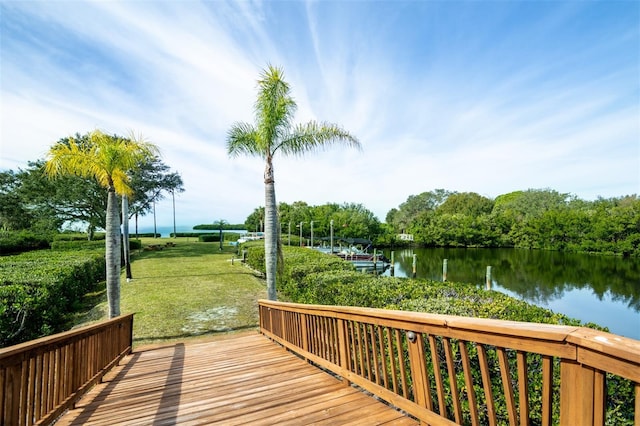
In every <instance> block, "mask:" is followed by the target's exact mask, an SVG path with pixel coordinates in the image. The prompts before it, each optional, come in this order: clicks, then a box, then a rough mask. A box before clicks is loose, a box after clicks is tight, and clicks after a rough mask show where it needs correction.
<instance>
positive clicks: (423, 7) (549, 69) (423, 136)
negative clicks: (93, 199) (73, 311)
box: [0, 0, 640, 225]
mask: <svg viewBox="0 0 640 426" xmlns="http://www.w3.org/2000/svg"><path fill="white" fill-rule="evenodd" d="M0 28H1V39H0V109H1V122H0V138H1V147H0V169H14V170H15V169H17V168H23V167H26V165H27V161H30V160H36V159H38V158H43V157H44V155H45V153H46V151H47V149H48V148H49V146H51V144H53V143H54V142H56V141H57V140H59V139H60V138H63V137H66V136H69V135H72V134H75V133H77V132H79V133H85V132H88V131H91V130H93V129H96V128H99V129H101V130H103V131H105V132H108V133H116V134H120V135H123V136H126V135H128V134H130V132H131V131H133V132H135V133H136V134H142V135H144V136H145V137H146V138H147V139H148V140H150V141H152V142H154V143H155V144H157V145H158V146H159V147H160V149H161V151H162V154H163V160H164V162H165V163H167V164H168V165H169V166H171V167H172V169H173V170H175V171H178V172H179V173H180V174H181V176H182V178H183V180H184V182H185V187H186V192H184V193H183V194H180V195H179V196H178V197H177V200H176V203H177V215H178V218H177V221H178V223H179V224H185V225H191V224H197V223H210V222H212V221H214V220H219V219H225V220H227V221H229V222H232V223H241V222H244V220H245V218H246V217H247V216H248V215H249V214H250V213H251V212H252V211H253V210H254V209H255V208H256V207H258V206H260V205H262V204H263V203H264V201H263V199H264V196H263V190H264V186H263V180H262V172H263V164H262V162H261V161H260V160H259V159H257V158H236V159H230V158H228V156H227V154H226V147H225V143H226V132H227V130H228V129H229V128H230V126H231V125H232V124H233V123H234V122H236V121H252V120H253V102H254V99H255V96H256V80H257V78H258V76H259V74H260V71H261V70H262V69H263V68H265V66H266V65H267V64H273V65H277V66H280V67H282V68H283V69H284V72H285V78H286V80H287V81H288V82H289V83H290V84H291V86H292V93H293V96H294V97H295V99H296V102H297V104H298V111H297V115H296V121H298V122H305V121H308V120H318V121H330V122H335V123H339V124H340V125H342V126H343V127H344V128H346V129H347V130H349V131H350V132H351V133H352V134H354V135H355V136H357V137H358V138H359V140H360V141H361V143H362V145H363V150H362V151H357V150H351V149H346V148H338V147H334V148H332V149H329V150H327V151H323V152H320V153H315V154H311V155H308V156H306V157H304V158H282V157H280V158H276V160H275V177H276V195H277V199H278V201H283V202H287V203H293V202H295V201H305V202H307V203H309V204H311V205H319V204H324V203H327V202H335V203H343V202H355V203H362V204H363V205H364V206H365V207H366V208H368V209H369V210H371V211H373V212H374V213H375V214H376V215H377V216H378V218H379V219H380V220H383V221H384V218H385V216H386V213H387V212H388V211H389V210H390V209H392V208H394V207H398V205H399V204H401V203H402V202H404V201H405V200H406V199H407V197H408V196H409V195H415V194H419V193H421V192H424V191H431V190H433V189H436V188H444V189H448V190H454V191H460V192H463V191H472V192H477V193H479V194H482V195H485V196H487V197H491V198H495V197H496V196H498V195H500V194H504V193H508V192H511V191H516V190H526V189H529V188H551V189H554V190H557V191H560V192H566V193H571V194H574V195H576V196H578V197H579V198H582V199H587V200H591V199H595V198H596V197H598V196H603V197H613V196H622V195H626V194H632V193H640V77H639V76H640V3H638V2H634V1H602V2H597V1H585V2H579V1H529V2H518V1H512V2H509V1H455V0H454V1H311V2H303V1H272V2H259V1H242V2H238V1H234V2H223V1H206V2H200V1H192V0H189V1H185V2H171V1H155V2H153V1H120V2H115V1H101V2H88V1H46V2H45V1H6V0H4V1H0ZM157 218H158V223H159V224H163V225H169V224H170V223H172V216H171V201H170V200H165V201H163V202H161V203H160V204H159V205H158V209H157ZM149 223H152V217H151V216H148V217H146V218H144V219H143V220H142V221H141V224H142V225H145V224H149Z"/></svg>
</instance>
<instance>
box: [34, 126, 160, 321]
mask: <svg viewBox="0 0 640 426" xmlns="http://www.w3.org/2000/svg"><path fill="white" fill-rule="evenodd" d="M157 154H158V148H157V147H156V146H155V145H153V144H151V143H149V142H146V141H144V140H141V139H140V138H139V139H138V140H136V139H135V138H131V139H123V138H119V137H115V136H108V135H105V134H104V133H102V132H100V131H99V130H95V131H94V132H92V133H91V134H90V135H89V138H88V140H87V141H85V142H82V141H78V140H75V139H73V138H69V140H68V143H57V144H55V145H53V146H52V147H51V148H50V149H49V152H48V154H47V162H46V163H45V173H46V174H47V175H48V176H49V177H52V178H53V177H57V176H61V175H77V176H82V177H91V178H94V179H96V181H97V182H98V183H99V184H100V186H102V187H103V188H105V189H106V190H107V221H106V229H105V231H106V240H105V246H106V255H105V259H106V266H107V300H108V304H109V318H114V317H117V316H119V315H120V215H119V214H118V213H119V212H118V210H119V209H118V198H117V196H118V195H128V196H130V195H132V193H133V191H132V189H131V187H130V186H129V176H128V175H127V173H128V172H130V171H132V170H133V169H135V168H136V167H137V166H138V165H139V164H140V163H141V162H142V161H144V160H146V159H148V158H150V157H151V156H153V155H157Z"/></svg>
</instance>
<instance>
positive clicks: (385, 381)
mask: <svg viewBox="0 0 640 426" xmlns="http://www.w3.org/2000/svg"><path fill="white" fill-rule="evenodd" d="M384 329H385V327H381V326H379V325H378V326H377V333H378V353H379V354H380V360H379V362H380V365H379V367H378V368H379V369H380V372H381V373H382V377H381V382H382V385H383V386H384V387H385V388H389V370H388V368H387V365H388V357H387V355H386V354H385V349H384V346H385V345H384ZM378 384H380V383H378Z"/></svg>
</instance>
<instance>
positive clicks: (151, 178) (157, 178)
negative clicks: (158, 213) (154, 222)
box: [129, 155, 184, 233]
mask: <svg viewBox="0 0 640 426" xmlns="http://www.w3.org/2000/svg"><path fill="white" fill-rule="evenodd" d="M130 176H131V188H132V189H133V191H134V192H133V195H132V197H131V200H130V205H129V217H130V218H135V227H136V233H137V232H138V217H139V216H144V215H146V214H147V213H149V212H150V211H152V209H153V205H154V203H157V202H158V201H160V200H162V199H163V198H164V195H165V194H169V193H170V194H172V195H174V194H175V193H176V192H184V184H183V182H182V178H181V177H180V175H179V174H178V173H177V172H170V167H169V166H168V165H166V164H164V163H163V162H162V160H161V159H160V157H159V156H158V155H154V156H153V157H151V158H149V159H145V160H144V161H142V162H141V163H140V164H139V166H138V167H136V168H135V169H134V170H132V171H131V173H130Z"/></svg>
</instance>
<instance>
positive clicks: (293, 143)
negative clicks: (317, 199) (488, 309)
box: [227, 66, 360, 300]
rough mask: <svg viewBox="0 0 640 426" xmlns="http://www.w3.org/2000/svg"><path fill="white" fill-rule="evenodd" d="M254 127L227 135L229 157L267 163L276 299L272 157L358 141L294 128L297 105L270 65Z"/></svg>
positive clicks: (309, 127)
mask: <svg viewBox="0 0 640 426" xmlns="http://www.w3.org/2000/svg"><path fill="white" fill-rule="evenodd" d="M254 109H255V124H254V125H252V124H249V123H245V122H238V123H235V124H233V126H232V127H231V129H230V130H229V132H228V135H227V150H228V153H229V155H231V156H238V155H251V156H257V157H260V158H262V159H263V160H265V170H264V184H265V265H266V275H267V292H268V297H269V299H271V300H275V299H276V268H277V257H278V229H279V226H278V216H277V210H276V208H277V204H276V193H275V184H274V182H275V181H274V172H273V158H274V156H275V154H276V153H277V152H278V151H279V152H280V153H282V155H302V154H304V153H306V152H309V151H313V150H316V149H319V148H322V147H324V146H326V145H328V144H331V143H337V142H342V143H345V144H347V145H350V146H355V147H359V146H360V143H359V142H358V140H357V139H356V138H355V137H354V136H352V135H350V134H349V133H348V132H347V131H345V130H343V129H342V128H340V127H339V126H338V125H336V124H330V123H317V122H315V121H311V122H308V123H306V124H298V125H293V123H292V120H293V116H294V113H295V111H296V103H295V101H294V100H293V98H292V97H291V95H290V87H289V84H288V83H286V82H285V81H284V76H283V71H282V70H281V69H280V68H277V67H274V66H269V67H268V68H267V69H266V70H264V71H263V72H262V74H261V76H260V79H259V80H258V98H257V100H256V103H255V106H254Z"/></svg>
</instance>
